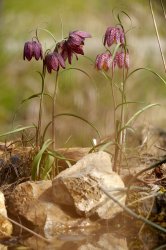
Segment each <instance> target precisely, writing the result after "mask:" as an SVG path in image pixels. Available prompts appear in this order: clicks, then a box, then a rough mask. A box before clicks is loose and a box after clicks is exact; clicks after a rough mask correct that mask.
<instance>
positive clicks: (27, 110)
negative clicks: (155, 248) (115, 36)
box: [0, 0, 166, 146]
mask: <svg viewBox="0 0 166 250" xmlns="http://www.w3.org/2000/svg"><path fill="white" fill-rule="evenodd" d="M152 2H153V6H154V10H155V16H156V19H157V24H158V28H159V32H160V36H161V42H162V46H163V50H164V53H165V51H166V43H165V37H166V30H165V27H166V26H165V24H166V20H165V19H164V16H163V12H162V8H161V6H160V1H157V0H156V1H155V0H154V1H152ZM163 3H164V5H166V2H165V1H163ZM113 10H114V11H113ZM120 11H125V12H126V13H128V15H129V16H130V18H131V21H130V20H129V19H128V18H127V17H126V16H123V15H122V20H123V24H124V26H125V29H126V30H127V29H131V28H132V29H131V30H130V32H128V33H127V43H128V46H129V50H130V61H131V68H130V71H132V70H133V69H135V68H137V67H149V68H151V69H153V70H155V71H156V72H158V73H159V74H161V75H162V76H163V77H164V69H163V65H162V60H161V56H160V52H159V48H158V44H157V39H156V35H155V30H154V26H153V21H152V17H151V13H150V8H149V1H147V0H139V1H138V0H128V1H126V0H119V1H114V0H84V1H79V0H63V1H60V0H59V1H58V0H47V1H45V0H40V1H32V0H0V45H1V46H0V84H1V91H0V131H1V132H4V131H7V130H10V129H11V128H12V126H14V127H15V126H17V125H31V124H32V123H36V121H37V116H38V113H37V112H38V106H39V100H38V99H37V98H36V99H33V100H31V101H29V102H27V103H26V104H23V105H21V106H20V104H21V101H22V100H23V99H25V98H27V97H28V96H30V95H32V94H35V93H38V92H39V91H40V87H41V81H40V77H39V75H38V73H37V71H41V68H42V63H41V62H36V61H35V60H32V61H30V62H28V61H23V58H22V54H23V46H24V43H25V42H26V41H28V40H31V38H32V37H33V36H34V34H35V29H36V28H37V27H40V28H44V29H48V30H49V31H50V32H52V33H53V34H54V36H55V37H56V39H57V40H61V38H62V33H63V34H64V37H66V36H68V32H69V31H73V30H84V31H87V32H89V33H91V34H92V38H91V39H86V43H85V49H84V51H85V55H86V56H87V57H90V58H91V59H92V60H93V61H94V60H95V58H96V55H97V54H99V53H102V52H103V51H104V47H103V45H102V37H103V35H104V33H105V30H106V28H107V27H108V26H113V25H115V24H116V23H117V21H116V19H115V17H114V15H113V13H114V14H115V15H116V14H117V13H118V12H120ZM62 26H63V32H62ZM39 38H40V41H41V43H42V45H43V47H44V48H45V49H48V48H50V47H53V46H54V41H53V39H52V38H51V37H50V36H49V35H48V34H47V33H46V32H44V31H40V33H39ZM72 67H77V68H80V69H82V70H84V71H86V72H87V73H88V74H89V75H90V76H91V77H92V79H89V78H88V77H87V76H86V75H84V74H83V73H81V72H79V71H74V70H69V71H65V72H64V73H63V74H61V75H60V79H59V89H58V97H57V106H56V112H57V113H63V112H69V113H74V114H77V115H79V116H82V117H84V118H86V119H87V120H88V121H89V122H92V123H93V124H94V125H95V126H96V127H97V128H98V129H99V131H100V132H101V134H102V136H103V137H105V136H107V135H109V134H111V133H112V126H113V120H112V114H113V110H112V98H111V91H110V87H109V84H108V82H107V81H106V80H105V79H104V78H103V76H101V74H100V73H99V72H97V71H96V70H95V68H94V65H93V64H92V62H91V61H90V60H88V59H87V58H86V57H81V56H79V60H78V61H76V60H74V63H73V65H72ZM67 68H69V65H67ZM116 74H117V75H118V74H119V76H117V79H118V77H119V79H120V73H118V72H117V73H116ZM46 82H47V84H46V85H47V91H49V92H50V93H52V91H53V88H54V82H55V75H54V74H51V75H47V78H46ZM165 96H166V86H164V84H162V83H161V81H160V80H159V79H158V78H157V77H156V76H154V75H153V74H150V73H148V72H145V71H139V72H137V73H136V74H135V75H133V76H132V77H131V78H130V79H129V81H128V83H127V98H128V100H129V101H138V102H145V103H156V102H157V103H160V104H161V107H159V108H158V107H156V108H153V109H152V110H149V111H146V112H145V113H144V114H143V115H141V116H140V118H139V119H137V124H142V125H143V124H145V123H148V124H153V125H154V126H160V127H164V126H165V120H166V118H165V112H166V98H165ZM45 103H46V106H45V107H46V108H45V110H44V122H43V125H45V124H47V122H48V121H50V119H51V103H50V100H49V99H47V98H46V99H45ZM141 107H143V105H142V104H133V105H131V106H130V107H129V110H128V117H130V116H131V115H132V114H133V113H134V112H136V111H137V110H138V109H140V108H141ZM15 112H16V116H15V119H14V121H13V117H14V114H15ZM56 134H57V145H58V146H64V145H65V143H66V146H89V145H90V144H91V141H92V138H96V136H97V135H96V134H95V131H94V130H93V129H92V128H90V127H88V126H87V125H86V124H84V123H83V122H82V121H80V120H77V119H75V118H69V117H68V118H67V117H63V118H62V117H61V118H57V120H56ZM47 136H48V137H49V136H50V135H49V134H48V135H47Z"/></svg>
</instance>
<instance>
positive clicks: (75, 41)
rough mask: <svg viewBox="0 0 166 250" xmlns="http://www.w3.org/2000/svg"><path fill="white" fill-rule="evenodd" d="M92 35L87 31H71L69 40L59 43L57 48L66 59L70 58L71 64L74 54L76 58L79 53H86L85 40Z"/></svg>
mask: <svg viewBox="0 0 166 250" xmlns="http://www.w3.org/2000/svg"><path fill="white" fill-rule="evenodd" d="M90 37H91V35H90V34H89V33H87V32H85V31H73V32H70V33H69V37H68V38H67V40H63V41H62V42H60V43H58V44H57V46H56V49H55V50H56V51H58V52H59V53H60V54H61V56H62V57H63V59H64V61H66V60H67V59H68V62H69V64H71V63H72V58H73V54H74V55H75V56H76V59H78V56H77V54H80V55H84V51H83V45H84V41H85V39H86V38H90Z"/></svg>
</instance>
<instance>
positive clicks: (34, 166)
mask: <svg viewBox="0 0 166 250" xmlns="http://www.w3.org/2000/svg"><path fill="white" fill-rule="evenodd" d="M51 143H52V140H51V139H48V140H47V141H45V142H44V143H43V145H42V148H41V149H40V151H39V152H38V154H37V155H36V156H35V157H34V160H33V162H32V180H36V177H39V176H38V175H39V169H40V162H41V159H42V156H43V153H44V152H45V150H46V149H47V148H48V147H49V145H50V144H51Z"/></svg>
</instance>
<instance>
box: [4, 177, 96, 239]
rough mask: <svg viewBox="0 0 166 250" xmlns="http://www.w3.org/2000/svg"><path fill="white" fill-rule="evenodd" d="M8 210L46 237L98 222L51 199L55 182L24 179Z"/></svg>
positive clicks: (11, 198) (9, 201)
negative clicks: (83, 216) (82, 216)
mask: <svg viewBox="0 0 166 250" xmlns="http://www.w3.org/2000/svg"><path fill="white" fill-rule="evenodd" d="M8 210H9V212H10V214H12V215H13V216H14V217H15V218H16V219H17V220H18V218H19V220H20V221H21V222H22V223H23V224H24V225H25V226H27V227H29V228H31V229H33V230H37V232H38V233H40V234H43V235H45V236H46V237H53V236H54V235H57V234H61V233H62V232H64V231H65V230H67V229H72V228H84V227H96V226H97V225H98V224H97V222H91V221H90V220H89V219H85V218H80V217H79V216H78V215H77V214H76V213H75V211H74V209H73V208H71V209H70V207H67V208H66V207H63V208H62V207H60V206H59V205H57V204H56V203H55V202H53V201H52V182H51V181H39V182H30V181H27V182H24V183H22V184H19V185H18V186H17V187H16V188H15V190H14V191H13V192H12V194H11V195H10V197H9V199H8Z"/></svg>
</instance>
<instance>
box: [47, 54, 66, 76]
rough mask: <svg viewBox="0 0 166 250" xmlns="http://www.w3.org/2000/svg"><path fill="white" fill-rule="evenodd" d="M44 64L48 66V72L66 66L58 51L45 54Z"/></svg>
mask: <svg viewBox="0 0 166 250" xmlns="http://www.w3.org/2000/svg"><path fill="white" fill-rule="evenodd" d="M44 65H45V66H46V68H47V71H48V73H51V72H52V70H55V71H58V70H59V68H60V67H62V68H65V62H64V59H63V57H62V56H61V55H60V54H59V53H57V52H53V53H48V54H47V55H46V56H45V59H44Z"/></svg>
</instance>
